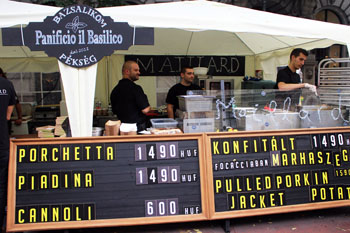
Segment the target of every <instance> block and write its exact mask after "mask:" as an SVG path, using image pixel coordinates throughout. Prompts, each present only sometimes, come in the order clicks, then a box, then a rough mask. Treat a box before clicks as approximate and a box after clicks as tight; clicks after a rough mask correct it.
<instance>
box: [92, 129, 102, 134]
mask: <svg viewBox="0 0 350 233" xmlns="http://www.w3.org/2000/svg"><path fill="white" fill-rule="evenodd" d="M102 135H103V128H102V127H92V136H102Z"/></svg>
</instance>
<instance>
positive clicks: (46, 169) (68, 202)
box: [7, 134, 208, 231]
mask: <svg viewBox="0 0 350 233" xmlns="http://www.w3.org/2000/svg"><path fill="white" fill-rule="evenodd" d="M10 151H11V153H10V162H9V183H8V197H9V198H8V212H7V213H8V214H7V230H8V231H26V230H29V231H30V230H44V229H45V230H49V229H73V228H89V227H111V226H127V225H143V224H157V223H172V222H188V221H199V220H205V219H208V206H207V203H208V202H207V200H208V196H207V193H208V192H207V188H206V187H207V186H206V180H207V178H206V171H205V169H206V166H205V156H204V153H205V150H204V146H203V134H181V135H162V136H159V135H156V136H155V135H149V136H148V135H147V136H120V137H89V138H55V139H15V140H12V141H11V143H10Z"/></svg>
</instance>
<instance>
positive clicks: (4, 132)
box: [0, 77, 16, 150]
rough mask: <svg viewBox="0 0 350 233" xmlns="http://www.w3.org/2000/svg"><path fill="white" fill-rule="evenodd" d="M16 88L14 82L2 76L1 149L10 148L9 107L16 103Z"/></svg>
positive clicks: (0, 96)
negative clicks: (7, 117)
mask: <svg viewBox="0 0 350 233" xmlns="http://www.w3.org/2000/svg"><path fill="white" fill-rule="evenodd" d="M15 103H16V99H15V89H14V87H13V85H12V83H11V82H10V81H9V80H7V79H6V78H4V77H0V129H1V130H0V150H8V149H9V134H8V129H7V119H6V115H7V107H8V106H10V105H15Z"/></svg>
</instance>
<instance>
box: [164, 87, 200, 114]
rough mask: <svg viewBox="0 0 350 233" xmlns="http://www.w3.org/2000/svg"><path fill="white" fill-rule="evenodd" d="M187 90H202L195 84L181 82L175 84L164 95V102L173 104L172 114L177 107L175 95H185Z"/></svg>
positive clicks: (177, 101)
mask: <svg viewBox="0 0 350 233" xmlns="http://www.w3.org/2000/svg"><path fill="white" fill-rule="evenodd" d="M189 90H202V88H200V86H197V85H195V84H191V85H190V86H184V85H182V84H181V83H178V84H175V85H174V86H172V87H171V88H170V90H169V92H168V95H167V97H166V103H167V104H172V105H174V114H175V112H176V109H178V108H179V99H178V98H177V96H179V95H186V94H187V91H189Z"/></svg>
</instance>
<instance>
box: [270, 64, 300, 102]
mask: <svg viewBox="0 0 350 233" xmlns="http://www.w3.org/2000/svg"><path fill="white" fill-rule="evenodd" d="M300 81H301V80H300V76H299V74H297V73H296V72H293V71H291V70H290V68H289V67H288V66H286V67H285V68H283V69H282V70H280V71H278V73H277V80H276V86H275V89H278V83H279V82H284V83H293V84H294V83H295V84H297V83H300ZM300 95H301V90H300V89H297V90H292V91H283V92H281V93H276V102H277V105H278V106H277V107H278V108H282V107H283V105H284V104H285V101H286V100H287V98H288V97H289V98H290V99H291V105H292V106H295V105H297V104H298V103H299V98H300ZM286 104H287V103H286Z"/></svg>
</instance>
